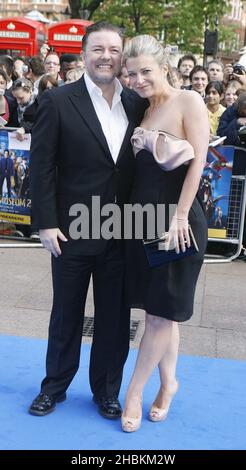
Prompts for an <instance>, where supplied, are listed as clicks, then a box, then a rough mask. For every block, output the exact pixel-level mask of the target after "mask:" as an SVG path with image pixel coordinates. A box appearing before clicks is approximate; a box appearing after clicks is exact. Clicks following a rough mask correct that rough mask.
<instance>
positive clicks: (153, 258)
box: [143, 225, 199, 268]
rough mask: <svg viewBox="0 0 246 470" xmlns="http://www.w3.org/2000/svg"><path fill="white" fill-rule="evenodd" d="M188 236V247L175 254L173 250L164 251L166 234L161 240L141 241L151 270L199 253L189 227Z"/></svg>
mask: <svg viewBox="0 0 246 470" xmlns="http://www.w3.org/2000/svg"><path fill="white" fill-rule="evenodd" d="M189 235H190V247H189V248H188V247H186V250H185V251H184V252H183V251H180V252H179V253H176V251H175V249H170V250H168V251H166V250H165V249H164V243H165V241H166V239H167V237H168V233H166V234H164V235H163V237H161V238H154V239H153V240H146V239H145V240H143V247H144V251H145V254H146V257H147V260H148V263H149V266H150V267H151V268H154V267H156V266H160V265H161V264H164V263H170V261H178V260H180V259H182V258H185V257H186V256H190V255H194V254H195V253H197V252H198V251H199V249H198V245H197V243H196V240H195V237H194V234H193V232H192V230H191V227H190V225H189Z"/></svg>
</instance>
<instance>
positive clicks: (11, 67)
mask: <svg viewBox="0 0 246 470" xmlns="http://www.w3.org/2000/svg"><path fill="white" fill-rule="evenodd" d="M44 46H45V47H43V48H42V49H41V53H40V55H39V56H34V57H14V58H12V57H10V56H6V55H0V118H2V120H0V126H7V127H14V128H17V133H16V135H17V138H18V139H19V140H20V141H21V140H23V139H24V137H25V133H27V132H28V133H31V132H32V125H33V122H34V119H35V114H36V110H37V108H38V105H39V101H40V97H41V95H42V94H43V93H44V92H45V90H47V89H51V88H54V87H58V86H64V85H66V84H69V83H72V82H74V81H76V80H78V79H79V78H80V77H81V76H82V74H83V72H84V67H83V62H82V60H81V57H80V56H77V55H74V54H63V55H61V56H60V57H59V56H58V54H56V52H54V51H53V50H49V48H48V46H47V45H44ZM118 78H119V80H120V81H121V83H122V85H123V86H126V87H128V86H129V77H128V73H127V69H126V68H125V67H122V70H121V73H120V75H119V77H118ZM168 79H169V82H170V84H171V85H172V86H174V87H175V88H180V89H185V90H194V91H196V92H197V93H199V94H200V95H201V97H202V98H203V99H204V101H205V103H206V106H207V110H208V118H209V122H210V140H211V141H213V140H214V139H216V138H217V137H218V136H220V137H223V136H224V137H226V140H225V143H226V144H230V145H237V146H238V145H242V146H245V145H246V144H245V141H246V138H241V135H246V70H245V68H244V67H243V66H241V65H239V64H234V65H232V64H227V65H226V66H224V65H223V63H222V62H221V61H220V60H217V59H213V60H211V61H210V62H209V63H208V66H207V67H206V68H205V67H203V66H202V65H199V64H197V60H196V58H195V56H194V55H193V54H191V53H188V54H185V55H184V56H183V57H181V58H180V59H179V61H178V63H177V66H176V67H171V66H170V67H169V77H168ZM244 129H245V133H244V132H243V131H244ZM8 191H9V189H8ZM18 228H19V233H24V235H27V234H28V235H29V236H30V235H33V234H32V231H31V229H30V231H29V232H30V233H27V232H28V231H27V230H26V229H25V230H24V229H23V227H20V226H19V227H18ZM34 236H36V234H35V233H34Z"/></svg>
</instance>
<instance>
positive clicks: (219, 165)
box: [200, 146, 234, 238]
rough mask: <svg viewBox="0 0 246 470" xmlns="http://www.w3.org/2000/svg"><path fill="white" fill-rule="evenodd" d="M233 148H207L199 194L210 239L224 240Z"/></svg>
mask: <svg viewBox="0 0 246 470" xmlns="http://www.w3.org/2000/svg"><path fill="white" fill-rule="evenodd" d="M233 159H234V147H231V146H218V147H209V149H208V154H207V162H206V164H205V167H204V171H203V174H202V179H201V185H200V194H201V196H202V200H203V203H204V205H205V211H206V216H207V221H208V236H209V237H210V238H226V237H227V232H226V227H227V217H228V209H229V196H230V188H231V176H232V167H233Z"/></svg>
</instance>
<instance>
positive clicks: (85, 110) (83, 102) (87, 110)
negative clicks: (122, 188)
mask: <svg viewBox="0 0 246 470" xmlns="http://www.w3.org/2000/svg"><path fill="white" fill-rule="evenodd" d="M69 98H70V100H71V102H72V103H73V105H74V107H75V108H76V109H77V111H78V113H79V114H80V116H81V117H82V119H83V120H84V122H85V124H86V125H87V126H88V127H89V128H90V130H91V132H92V133H93V135H94V137H95V138H96V139H97V140H98V142H99V143H100V145H101V147H102V149H103V151H104V153H105V156H106V157H107V158H108V159H109V160H110V162H111V163H114V161H113V159H112V156H111V153H110V150H109V147H108V144H107V140H106V138H105V135H104V133H103V130H102V126H101V124H100V121H99V119H98V117H97V114H96V111H95V108H94V106H93V104H92V101H91V99H90V95H89V93H88V91H87V88H86V85H85V81H84V77H82V78H81V79H80V80H78V82H76V86H75V89H74V91H73V94H71V95H70V96H69Z"/></svg>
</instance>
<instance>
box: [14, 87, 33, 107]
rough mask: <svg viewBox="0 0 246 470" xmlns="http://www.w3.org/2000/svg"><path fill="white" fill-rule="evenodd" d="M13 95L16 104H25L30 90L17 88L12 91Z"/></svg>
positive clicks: (29, 97) (30, 94)
mask: <svg viewBox="0 0 246 470" xmlns="http://www.w3.org/2000/svg"><path fill="white" fill-rule="evenodd" d="M13 95H14V97H15V98H16V101H17V103H18V104H20V105H21V106H25V105H26V104H28V103H29V101H30V99H31V96H32V92H31V91H26V90H23V88H17V89H16V90H14V91H13Z"/></svg>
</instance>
